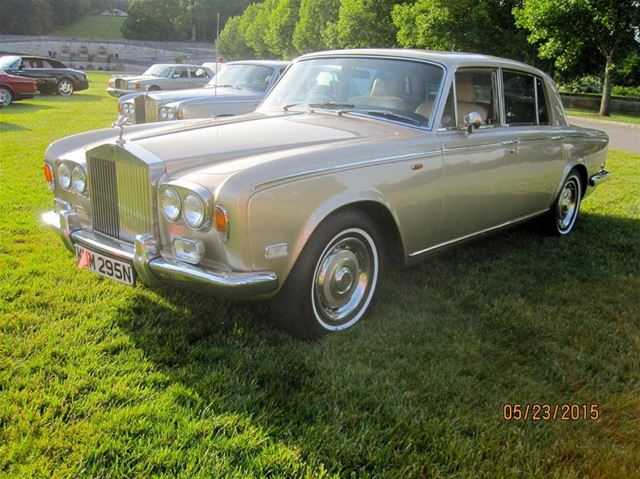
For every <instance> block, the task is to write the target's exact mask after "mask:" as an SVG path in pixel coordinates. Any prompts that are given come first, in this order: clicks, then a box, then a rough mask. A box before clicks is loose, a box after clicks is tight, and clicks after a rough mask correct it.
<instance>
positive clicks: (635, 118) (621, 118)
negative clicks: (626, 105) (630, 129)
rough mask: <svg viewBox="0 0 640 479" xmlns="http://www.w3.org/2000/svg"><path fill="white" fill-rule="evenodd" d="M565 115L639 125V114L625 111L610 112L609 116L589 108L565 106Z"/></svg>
mask: <svg viewBox="0 0 640 479" xmlns="http://www.w3.org/2000/svg"><path fill="white" fill-rule="evenodd" d="M566 113H567V115H570V116H579V117H581V118H591V119H592V120H603V121H617V122H621V123H632V124H635V125H640V116H639V115H629V114H626V113H612V114H611V115H609V116H600V115H598V112H595V111H591V110H578V109H576V108H567V109H566Z"/></svg>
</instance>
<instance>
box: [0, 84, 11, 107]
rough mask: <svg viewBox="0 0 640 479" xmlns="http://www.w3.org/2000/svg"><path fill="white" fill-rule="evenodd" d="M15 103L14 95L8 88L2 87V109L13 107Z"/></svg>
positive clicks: (0, 95)
mask: <svg viewBox="0 0 640 479" xmlns="http://www.w3.org/2000/svg"><path fill="white" fill-rule="evenodd" d="M12 102H13V93H12V92H11V90H9V89H8V88H7V87H5V86H2V87H0V108H3V107H5V106H9V105H11V103H12Z"/></svg>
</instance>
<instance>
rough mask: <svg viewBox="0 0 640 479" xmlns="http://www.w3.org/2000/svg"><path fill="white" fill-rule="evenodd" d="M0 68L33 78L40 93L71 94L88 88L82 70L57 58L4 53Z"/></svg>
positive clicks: (9, 72)
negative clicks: (75, 68)
mask: <svg viewBox="0 0 640 479" xmlns="http://www.w3.org/2000/svg"><path fill="white" fill-rule="evenodd" d="M0 70H3V71H4V72H6V73H8V74H9V75H16V76H21V77H27V78H33V79H34V80H36V82H37V84H38V90H40V92H41V93H58V94H59V95H62V96H71V95H73V93H74V92H76V91H80V90H86V89H87V88H89V81H88V80H87V75H86V74H85V73H84V72H81V71H78V70H74V69H73V68H68V67H67V66H66V65H65V64H64V63H62V62H61V61H59V60H55V59H53V58H47V57H38V56H33V55H4V56H2V57H0Z"/></svg>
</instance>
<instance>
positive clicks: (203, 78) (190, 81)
mask: <svg viewBox="0 0 640 479" xmlns="http://www.w3.org/2000/svg"><path fill="white" fill-rule="evenodd" d="M212 77H213V72H212V71H211V70H210V69H209V68H207V67H203V66H200V65H182V64H177V65H165V64H161V63H158V64H156V65H152V66H151V67H149V68H148V69H147V70H145V72H144V73H143V74H142V75H132V76H124V77H123V76H117V77H114V78H111V79H110V80H109V82H108V83H107V93H109V95H111V96H114V97H120V96H122V95H127V94H129V93H139V92H144V91H160V90H182V89H186V88H199V87H203V86H204V85H206V84H207V82H208V81H209V80H210V79H211V78H212Z"/></svg>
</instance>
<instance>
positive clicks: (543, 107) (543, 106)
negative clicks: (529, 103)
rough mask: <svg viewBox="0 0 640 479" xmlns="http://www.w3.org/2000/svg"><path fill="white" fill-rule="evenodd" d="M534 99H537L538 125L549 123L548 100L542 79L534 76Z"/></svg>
mask: <svg viewBox="0 0 640 479" xmlns="http://www.w3.org/2000/svg"><path fill="white" fill-rule="evenodd" d="M536 99H537V100H538V125H549V124H550V123H549V106H548V105H549V102H548V101H547V95H546V92H545V89H544V85H543V83H542V80H541V79H540V78H538V77H536Z"/></svg>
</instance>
